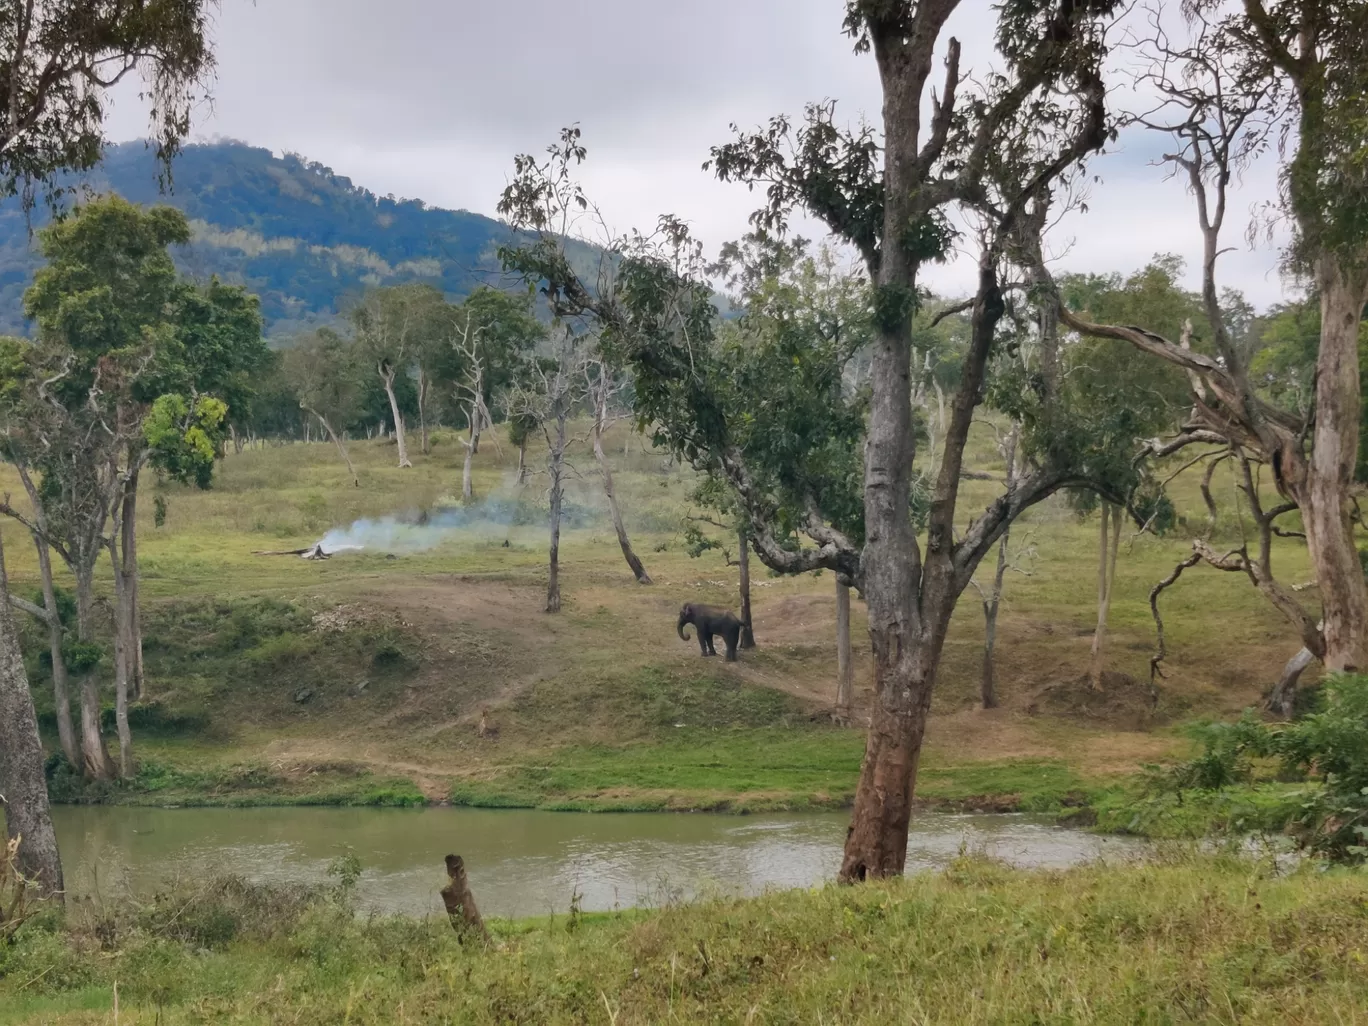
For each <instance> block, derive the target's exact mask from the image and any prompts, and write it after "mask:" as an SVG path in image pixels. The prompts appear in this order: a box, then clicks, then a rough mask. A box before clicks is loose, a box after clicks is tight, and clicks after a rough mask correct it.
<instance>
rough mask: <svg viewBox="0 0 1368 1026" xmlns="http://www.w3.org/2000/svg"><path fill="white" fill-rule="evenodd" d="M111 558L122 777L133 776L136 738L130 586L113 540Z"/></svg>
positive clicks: (116, 695) (117, 709) (115, 691)
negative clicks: (131, 703)
mask: <svg viewBox="0 0 1368 1026" xmlns="http://www.w3.org/2000/svg"><path fill="white" fill-rule="evenodd" d="M109 558H110V562H111V563H113V565H114V726H115V730H116V732H117V734H118V737H119V776H120V777H122V778H123V779H124V780H128V779H130V778H131V777H132V776H133V734H132V731H130V730H129V727H128V690H129V687H128V678H129V664H130V662H131V658H130V653H129V644H128V585H127V583H126V582H125V580H124V575H123V573H122V571H121V570H120V568H119V553H118V545H117V543H116V542H115V541H114V540H113V539H110V543H109Z"/></svg>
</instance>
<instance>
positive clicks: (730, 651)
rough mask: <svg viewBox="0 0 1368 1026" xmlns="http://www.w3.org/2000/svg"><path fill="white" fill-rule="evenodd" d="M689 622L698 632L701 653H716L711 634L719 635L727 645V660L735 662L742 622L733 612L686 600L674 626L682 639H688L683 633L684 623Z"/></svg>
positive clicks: (713, 654) (707, 654) (712, 654)
mask: <svg viewBox="0 0 1368 1026" xmlns="http://www.w3.org/2000/svg"><path fill="white" fill-rule="evenodd" d="M690 623H691V624H693V625H694V629H695V630H696V631H697V632H698V647H699V648H700V649H702V650H703V655H705V656H715V655H717V649H715V648H714V647H713V636H714V635H721V637H722V640H723V641H724V642H726V645H727V662H729V663H734V662H736V648H737V645H738V644H739V643H740V641H741V626H742V624H741V620H740V619H739V618H738V617H737V616H736V615H735V614H734V613H732V612H731V611H730V610H728V609H718V608H717V607H716V606H699V605H695V604H694V603H692V602H686V603H684V606H683V608H682V609H680V611H679V624H678V626H677V627H676V630H677V631H678V633H679V636H680V638H682V639H683V640H684V641H688V640H689V636H688V635H687V634H685V633H684V625H685V624H690Z"/></svg>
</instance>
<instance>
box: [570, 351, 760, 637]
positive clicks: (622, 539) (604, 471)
mask: <svg viewBox="0 0 1368 1026" xmlns="http://www.w3.org/2000/svg"><path fill="white" fill-rule="evenodd" d="M585 385H586V391H587V392H588V394H589V396H590V398H591V401H592V402H593V404H594V423H593V427H592V428H591V435H590V437H591V439H592V440H593V443H594V461H595V462H596V463H597V464H598V468H599V476H600V477H602V479H603V494H604V495H605V496H606V497H607V499H608V513H609V515H610V516H611V517H612V519H613V530H614V531H615V532H616V533H617V540H618V547H619V548H621V549H622V558H623V559H625V560H626V561H627V566H628V568H629V569H630V570H631V571H632V576H633V577H635V578H636V580H637V583H638V584H650V583H651V575H650V574H648V573H647V572H646V567H644V566H643V565H642V563H641V559H640V557H638V556H637V554H636V552H635V551H633V549H632V541H631V539H630V538H628V537H627V525H626V524H624V523H623V522H622V510H620V509H619V508H618V501H617V492H616V490H615V489H614V487H613V468H612V466H610V465H609V463H608V456H607V455H606V454H605V453H604V451H603V436H604V433H605V432H606V431H607V430H608V429H609V428H610V427H612V425H613V423H614V422H615V421H616V420H617V419H618V418H617V415H616V414H615V413H613V412H611V404H612V399H613V397H614V396H615V395H616V394H617V393H618V392H619V391H620V390H621V385H620V384H619V383H618V382H617V381H615V380H614V378H613V375H612V374H611V373H610V372H609V370H608V365H607V364H606V363H604V362H603V361H602V360H600V359H594V360H590V361H589V363H588V364H587V366H586V367H585ZM742 619H745V617H744V616H743V617H742ZM752 644H754V641H752Z"/></svg>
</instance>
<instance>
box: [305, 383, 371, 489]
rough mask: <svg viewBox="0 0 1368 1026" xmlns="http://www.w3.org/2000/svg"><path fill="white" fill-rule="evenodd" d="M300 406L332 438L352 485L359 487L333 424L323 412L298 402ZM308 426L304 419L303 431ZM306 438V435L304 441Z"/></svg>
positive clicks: (357, 478) (359, 480) (344, 447)
mask: <svg viewBox="0 0 1368 1026" xmlns="http://www.w3.org/2000/svg"><path fill="white" fill-rule="evenodd" d="M300 407H301V409H304V410H306V411H308V412H309V413H312V414H313V415H314V416H315V417H317V418H318V423H319V424H321V425H322V426H323V430H324V431H326V432H327V434H328V437H329V438H331V439H332V440H333V443H334V444H335V445H336V446H337V452H338V454H339V455H340V456H341V457H342V462H343V463H345V464H346V465H347V473H348V474H350V475H351V479H352V485H353V487H356V488H360V487H361V479H360V478H359V477H357V476H356V467H355V466H353V465H352V461H351V457H350V456H349V455H347V447H346V446H345V445H343V444H342V439H341V437H339V435H338V434H337V432H336V431H334V430H333V426H332V425H331V424H329V423H328V419H327V418H326V417H324V416H323V414H321V413H319V412H318V411H317V410H313V409H310V408H309V407H307V406H304V405H303V404H302V403H301V404H300ZM308 427H309V422H308V421H307V420H306V421H305V422H304V428H305V431H307V430H308ZM307 440H308V439H307V437H306V438H305V441H307Z"/></svg>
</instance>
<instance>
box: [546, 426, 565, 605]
mask: <svg viewBox="0 0 1368 1026" xmlns="http://www.w3.org/2000/svg"><path fill="white" fill-rule="evenodd" d="M568 419H569V411H568V410H566V411H565V413H563V414H562V415H560V416H558V417H557V418H556V421H555V429H554V430H555V433H554V434H550V433H548V438H547V441H548V443H549V446H550V453H549V455H548V457H547V471H548V473H549V474H550V476H551V551H550V553H549V560H550V570H549V573H548V575H547V581H546V611H547V612H548V613H559V612H560V607H561V593H560V531H561V500H562V498H563V496H564V476H565V444H566V423H567V421H568Z"/></svg>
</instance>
